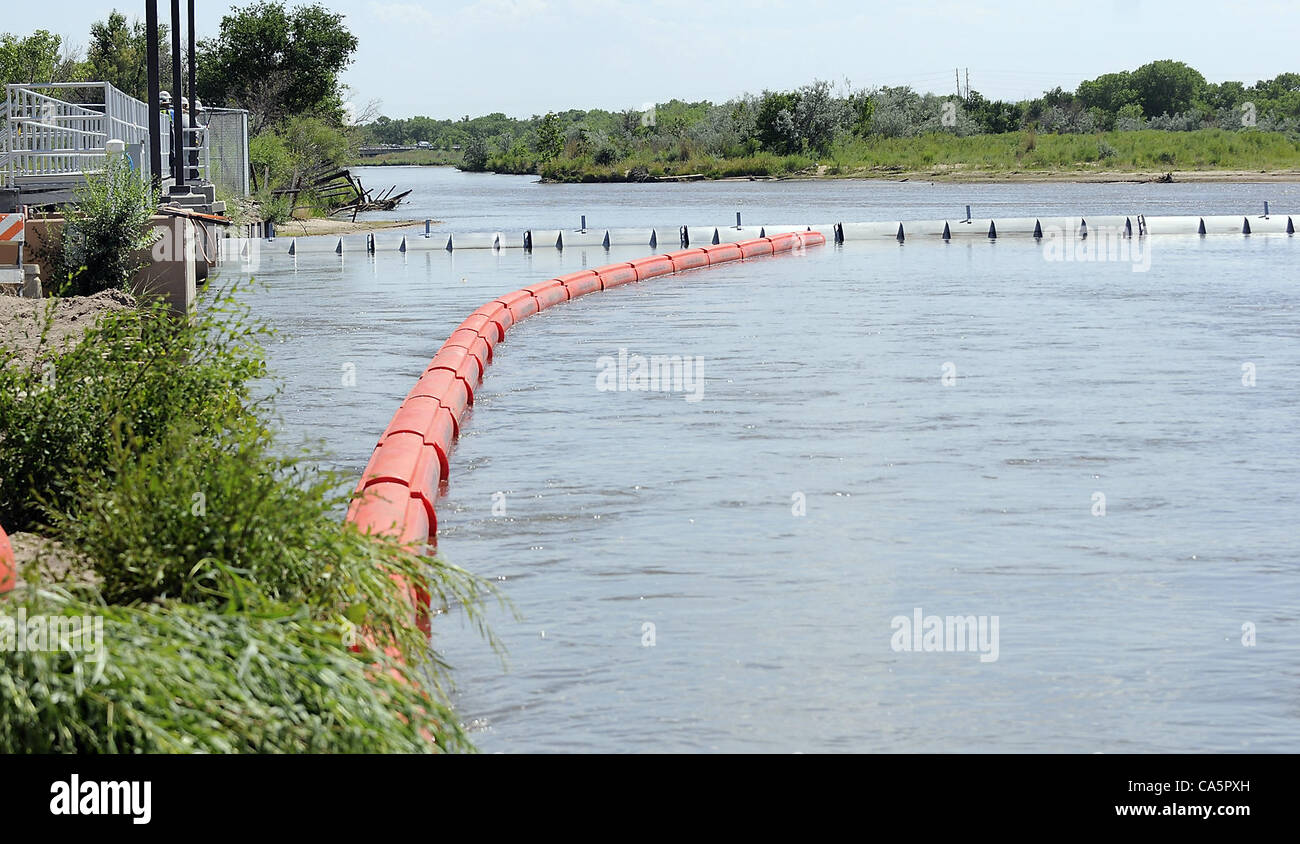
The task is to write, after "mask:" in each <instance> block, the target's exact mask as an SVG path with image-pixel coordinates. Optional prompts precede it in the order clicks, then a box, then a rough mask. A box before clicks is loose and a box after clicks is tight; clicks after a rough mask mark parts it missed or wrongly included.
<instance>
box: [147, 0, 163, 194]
mask: <svg viewBox="0 0 1300 844" xmlns="http://www.w3.org/2000/svg"><path fill="white" fill-rule="evenodd" d="M144 29H145V38H147V39H148V43H149V46H148V48H147V49H146V50H145V68H146V72H145V73H146V76H147V82H146V85H147V86H148V88H149V177H150V179H151V180H152V182H153V189H154V190H160V189H161V188H162V115H161V113H160V112H161V111H162V103H161V102H160V100H159V97H158V86H159V85H160V84H161V82H160V80H159V78H158V75H159V73H158V71H159V67H158V0H145V4H144Z"/></svg>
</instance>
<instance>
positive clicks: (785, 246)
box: [767, 232, 799, 252]
mask: <svg viewBox="0 0 1300 844" xmlns="http://www.w3.org/2000/svg"><path fill="white" fill-rule="evenodd" d="M767 239H768V240H770V241H772V251H773V252H789V251H790V250H791V249H793V248H794V247H795V245H796V244H797V243H798V242H799V235H797V234H795V233H794V232H787V233H786V234H774V235H771V236H769V237H768V238H767Z"/></svg>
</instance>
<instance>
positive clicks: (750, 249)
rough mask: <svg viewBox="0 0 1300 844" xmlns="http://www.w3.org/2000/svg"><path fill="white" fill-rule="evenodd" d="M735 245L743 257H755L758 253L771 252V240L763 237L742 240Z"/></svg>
mask: <svg viewBox="0 0 1300 844" xmlns="http://www.w3.org/2000/svg"><path fill="white" fill-rule="evenodd" d="M736 245H737V246H739V247H740V255H741V257H743V258H757V257H759V256H760V255H771V254H772V241H770V240H768V239H767V238H765V237H759V238H755V239H754V240H742V241H740V242H739V243H737V244H736Z"/></svg>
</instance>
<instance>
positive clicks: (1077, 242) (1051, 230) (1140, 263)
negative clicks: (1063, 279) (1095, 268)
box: [1043, 226, 1151, 273]
mask: <svg viewBox="0 0 1300 844" xmlns="http://www.w3.org/2000/svg"><path fill="white" fill-rule="evenodd" d="M1043 258H1045V259H1046V260H1048V261H1085V262H1087V261H1095V262H1101V261H1106V262H1111V263H1128V264H1132V265H1133V266H1132V269H1133V272H1135V273H1144V272H1146V271H1147V270H1149V269H1151V240H1150V238H1143V237H1133V236H1131V235H1130V234H1129V233H1128V232H1127V231H1126V230H1125V229H1122V228H1119V227H1116V226H1098V227H1096V228H1089V229H1086V230H1085V231H1077V230H1073V229H1071V230H1068V231H1067V230H1066V229H1063V228H1061V227H1060V226H1046V227H1044V228H1043Z"/></svg>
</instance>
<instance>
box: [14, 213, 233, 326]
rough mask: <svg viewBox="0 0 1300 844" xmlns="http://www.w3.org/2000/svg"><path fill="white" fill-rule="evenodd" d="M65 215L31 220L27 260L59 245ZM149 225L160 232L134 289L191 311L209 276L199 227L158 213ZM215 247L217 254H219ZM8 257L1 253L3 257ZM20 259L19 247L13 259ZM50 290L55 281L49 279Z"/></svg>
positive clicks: (178, 309) (35, 260) (145, 255)
mask: <svg viewBox="0 0 1300 844" xmlns="http://www.w3.org/2000/svg"><path fill="white" fill-rule="evenodd" d="M63 225H64V220H63V218H62V217H46V218H43V219H32V220H28V221H27V231H26V236H27V246H26V249H25V250H24V253H23V256H24V260H25V261H26V262H29V263H39V261H40V255H41V254H42V253H43V252H45V251H46V245H47V244H51V243H52V244H55V245H57V243H58V241H59V239H60V237H61V236H62V233H63ZM149 227H150V229H152V230H153V231H155V232H157V233H158V234H157V236H156V240H157V242H156V243H155V244H154V246H153V248H152V249H145V250H141V251H140V252H139V253H137V257H138V259H139V261H140V262H141V263H143V264H144V268H143V269H141V270H140V271H139V272H138V273H136V276H135V278H134V279H133V281H132V291H133V292H134V293H135V294H136V295H137V296H141V297H149V296H160V297H162V298H163V300H164V301H166V302H167V303H168V304H169V305H171V307H172V309H173V310H174V311H176V312H178V313H185V312H188V311H189V309H190V308H192V307H193V306H194V300H195V298H196V297H197V295H198V293H197V289H198V282H199V281H200V266H201V267H202V273H201V274H202V276H203V277H205V278H206V276H207V266H208V264H207V261H206V259H204V258H202V257H201V256H200V253H199V248H198V247H199V240H198V228H197V227H196V226H195V225H194V223H193V222H192V221H190V220H188V219H186V218H184V217H172V216H170V215H157V216H155V217H153V218H152V219H151V220H150V221H149ZM215 254H216V253H215V250H214V252H213V256H214V257H215ZM5 257H6V256H4V255H3V254H0V261H4V260H5ZM16 260H17V250H14V255H13V256H12V257H11V258H9V261H10V262H12V261H16ZM44 286H45V288H46V290H47V291H48V290H49V289H50V288H51V287H52V285H51V284H50V282H49V280H48V279H45V285H44Z"/></svg>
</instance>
